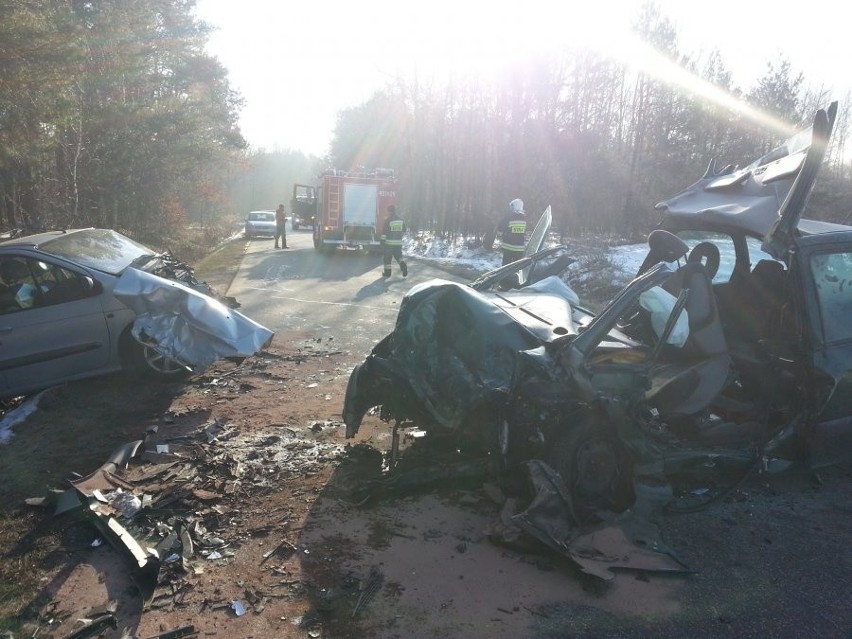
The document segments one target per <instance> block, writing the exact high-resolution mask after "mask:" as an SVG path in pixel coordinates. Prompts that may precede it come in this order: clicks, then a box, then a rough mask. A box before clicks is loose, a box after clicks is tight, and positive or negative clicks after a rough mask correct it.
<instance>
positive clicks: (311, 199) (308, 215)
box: [290, 184, 317, 231]
mask: <svg viewBox="0 0 852 639" xmlns="http://www.w3.org/2000/svg"><path fill="white" fill-rule="evenodd" d="M290 210H291V211H292V212H293V217H292V218H291V220H290V225H291V226H292V227H293V230H294V231H298V230H299V229H300V228H301V227H303V226H304V227H307V228H310V229H313V228H314V222H315V221H316V218H317V187H315V186H313V185H310V184H294V185H293V197H292V199H291V200H290Z"/></svg>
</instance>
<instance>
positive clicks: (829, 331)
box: [811, 252, 852, 342]
mask: <svg viewBox="0 0 852 639" xmlns="http://www.w3.org/2000/svg"><path fill="white" fill-rule="evenodd" d="M811 273H812V274H813V278H814V286H815V288H816V294H817V300H818V302H819V310H820V314H821V315H822V327H823V332H824V334H825V341H826V342H837V341H840V340H846V339H850V338H852V319H850V318H852V253H849V252H847V253H823V254H820V255H814V256H813V257H812V258H811Z"/></svg>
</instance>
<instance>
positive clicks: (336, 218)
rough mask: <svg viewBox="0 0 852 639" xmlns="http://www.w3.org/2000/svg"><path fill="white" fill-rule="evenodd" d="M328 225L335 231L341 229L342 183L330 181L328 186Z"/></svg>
mask: <svg viewBox="0 0 852 639" xmlns="http://www.w3.org/2000/svg"><path fill="white" fill-rule="evenodd" d="M328 223H329V226H332V227H334V228H335V229H338V228H340V182H339V181H338V180H329V184H328Z"/></svg>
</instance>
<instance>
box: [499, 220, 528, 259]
mask: <svg viewBox="0 0 852 639" xmlns="http://www.w3.org/2000/svg"><path fill="white" fill-rule="evenodd" d="M526 235H527V220H526V218H525V217H523V216H522V215H513V216H511V217H509V218H508V219H507V220H506V222H505V223H504V224H503V228H502V231H501V242H500V247H501V248H502V249H503V250H504V251H524V250H525V249H526V245H527V240H526Z"/></svg>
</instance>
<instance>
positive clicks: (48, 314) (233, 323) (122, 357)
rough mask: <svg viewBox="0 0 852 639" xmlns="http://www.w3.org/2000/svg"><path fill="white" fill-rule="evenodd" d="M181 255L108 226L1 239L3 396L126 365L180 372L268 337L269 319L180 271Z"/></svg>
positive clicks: (245, 351) (250, 349)
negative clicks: (196, 285)
mask: <svg viewBox="0 0 852 639" xmlns="http://www.w3.org/2000/svg"><path fill="white" fill-rule="evenodd" d="M175 264H176V261H175V260H174V259H173V258H171V256H169V255H168V254H161V253H157V252H156V251H154V250H152V249H150V248H148V247H146V246H143V245H142V244H139V243H137V242H135V241H133V240H131V239H130V238H128V237H125V236H124V235H122V234H120V233H117V232H116V231H113V230H109V229H91V228H90V229H76V230H68V231H51V232H46V233H41V234H38V235H30V236H26V237H21V238H16V239H10V240H6V241H3V242H0V398H7V397H13V396H16V395H23V394H27V393H30V392H34V391H37V390H41V389H43V388H46V387H48V386H51V385H54V384H57V383H62V382H66V381H70V380H75V379H81V378H85V377H91V376H94V375H100V374H103V373H108V372H112V371H116V370H119V369H122V368H125V369H128V368H129V369H133V370H138V371H140V372H156V373H160V374H172V373H178V372H181V371H183V370H186V369H187V368H188V369H191V370H192V369H194V368H196V367H200V366H203V365H207V364H209V363H210V362H211V361H213V360H215V359H219V358H220V357H223V356H231V355H234V356H248V355H250V354H253V353H254V352H256V351H257V350H259V349H260V348H261V347H263V346H265V345H266V344H268V343H269V341H270V340H271V338H272V333H271V331H269V330H268V329H265V328H263V327H261V326H260V325H259V324H256V323H254V322H252V321H251V320H249V319H248V318H246V317H245V316H243V315H241V314H240V313H238V312H237V311H235V310H233V309H230V308H228V307H227V306H225V305H224V304H222V303H220V302H218V301H217V300H215V299H214V298H212V297H210V296H208V295H205V294H203V293H202V292H199V291H197V290H194V289H193V288H192V287H191V286H187V285H184V284H182V283H180V282H179V281H175V280H179V279H184V280H186V277H183V278H182V277H181V276H180V275H179V274H178V273H177V272H176V270H175V268H174V266H175ZM181 266H185V265H181ZM161 276H162V277H161ZM192 280H194V278H192ZM211 338H212V339H211Z"/></svg>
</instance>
